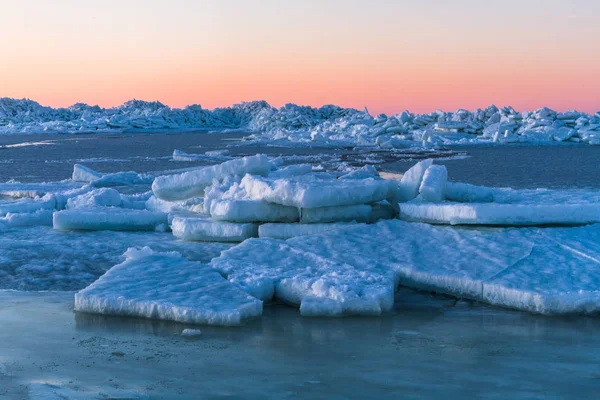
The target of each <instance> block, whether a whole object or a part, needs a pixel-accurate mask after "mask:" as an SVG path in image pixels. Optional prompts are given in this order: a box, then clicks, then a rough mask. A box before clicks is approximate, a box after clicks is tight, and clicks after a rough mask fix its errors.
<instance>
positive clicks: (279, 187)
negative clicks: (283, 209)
mask: <svg viewBox="0 0 600 400" xmlns="http://www.w3.org/2000/svg"><path fill="white" fill-rule="evenodd" d="M241 186H243V187H244V189H245V190H246V192H247V193H248V195H249V196H250V198H252V199H254V200H264V201H267V202H271V203H277V204H282V205H285V206H292V207H298V208H315V207H333V206H347V205H358V204H365V203H372V202H377V201H381V200H385V199H386V198H387V197H389V194H390V192H391V191H392V189H393V188H394V187H395V183H394V182H392V181H387V180H383V179H376V178H367V179H361V180H354V179H347V180H343V179H331V177H330V176H328V175H326V176H323V177H321V176H319V174H313V175H306V176H304V175H302V176H296V177H290V178H263V177H257V176H253V175H246V176H245V177H244V178H243V179H242V183H241Z"/></svg>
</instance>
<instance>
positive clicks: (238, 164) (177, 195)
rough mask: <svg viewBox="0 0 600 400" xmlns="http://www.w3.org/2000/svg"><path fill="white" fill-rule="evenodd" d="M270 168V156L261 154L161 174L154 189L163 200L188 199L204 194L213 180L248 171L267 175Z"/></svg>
mask: <svg viewBox="0 0 600 400" xmlns="http://www.w3.org/2000/svg"><path fill="white" fill-rule="evenodd" d="M270 168H271V164H270V163H269V158H268V157H267V156H265V155H261V154H259V155H256V156H252V157H244V158H240V159H235V160H231V161H226V162H224V163H222V164H218V165H213V166H210V167H204V168H199V169H197V170H193V171H188V172H184V173H182V174H177V175H165V176H159V177H157V178H156V179H155V180H154V183H153V184H152V191H153V192H154V195H155V196H156V197H158V198H159V199H162V200H169V201H175V200H186V199H189V198H192V197H198V196H200V197H201V196H203V195H204V189H205V188H206V187H207V186H209V185H211V184H212V183H213V180H222V179H224V178H225V177H227V176H235V175H237V176H243V175H245V174H247V173H249V174H256V175H267V174H268V173H269V170H270Z"/></svg>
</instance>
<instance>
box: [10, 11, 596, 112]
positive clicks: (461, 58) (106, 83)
mask: <svg viewBox="0 0 600 400" xmlns="http://www.w3.org/2000/svg"><path fill="white" fill-rule="evenodd" d="M199 3H204V2H191V1H185V0H176V1H173V2H172V4H169V5H166V4H163V3H162V2H158V1H154V0H148V1H145V2H141V1H135V0H130V1H125V2H117V1H114V0H107V1H106V4H104V3H103V4H102V5H94V6H92V5H89V4H83V5H82V4H79V2H76V1H74V0H73V1H71V0H58V1H57V3H56V4H48V3H47V2H43V1H41V0H29V1H24V2H23V4H21V3H19V4H18V5H17V4H16V3H14V4H11V5H9V6H7V7H8V8H9V9H11V10H6V11H7V12H4V13H3V14H2V15H0V33H2V34H3V37H7V38H8V40H5V41H3V43H1V44H0V51H1V54H3V58H4V61H3V62H2V63H0V97H14V98H30V99H32V100H35V101H37V102H39V103H40V104H42V105H47V106H52V107H66V106H70V105H72V104H74V103H78V102H83V103H88V104H91V105H96V104H97V105H100V106H102V107H113V106H118V105H120V104H122V103H123V102H125V101H127V100H131V99H133V98H136V99H142V100H147V101H160V102H161V103H163V104H166V105H169V106H171V107H177V108H181V107H184V106H186V105H189V104H201V105H202V107H204V108H207V109H213V108H216V107H224V106H230V105H232V104H235V103H240V102H242V101H252V100H266V101H267V102H269V104H271V105H273V106H276V107H280V106H282V105H284V104H286V103H296V104H300V105H312V106H321V105H324V104H336V105H339V106H343V107H353V108H357V109H362V108H363V107H367V108H368V109H369V111H370V112H371V113H372V114H378V113H386V114H393V113H399V112H402V111H404V110H407V109H408V110H410V111H411V112H416V113H423V112H432V111H435V110H437V109H442V110H445V111H455V110H457V109H459V108H464V109H468V110H474V109H477V108H485V107H487V106H489V105H491V104H495V105H497V106H499V107H501V106H507V105H510V106H513V107H514V108H515V109H516V110H518V111H524V110H535V109H538V108H540V107H543V106H547V107H550V108H552V109H555V110H557V111H566V110H570V109H577V110H579V111H584V112H588V113H594V112H596V111H599V110H600V79H598V72H599V71H600V41H598V40H597V38H598V37H600V26H599V25H598V24H597V23H596V21H597V18H598V17H599V16H600V6H599V5H598V3H597V2H594V1H592V0H579V1H578V0H574V1H572V2H559V1H553V0H548V1H546V2H542V3H543V5H544V7H543V8H542V7H541V4H542V3H539V2H537V1H531V2H530V3H533V4H530V3H526V4H524V2H517V1H513V0H508V1H507V2H506V7H503V9H502V10H497V9H496V8H494V7H491V6H490V5H485V4H480V2H477V1H474V0H472V1H471V0H459V1H457V2H456V3H455V4H453V5H452V6H450V5H447V4H445V3H444V2H441V1H439V2H438V1H434V0H426V1H424V2H423V3H424V4H419V5H415V4H414V2H409V1H402V0H398V1H392V0H379V1H374V2H373V4H372V5H370V6H369V7H366V6H362V5H359V4H362V3H358V2H353V1H339V0H323V1H322V2H317V1H313V0H306V2H303V3H302V4H281V2H275V1H266V2H257V1H252V0H248V1H232V2H230V3H231V4H229V5H228V6H225V5H222V4H219V3H216V2H215V3H213V4H208V5H207V4H201V5H199ZM234 3H235V4H234ZM513 3H514V4H513ZM536 3H537V5H536ZM565 3H568V4H566V5H565ZM261 5H262V7H261ZM515 7H516V9H518V10H519V13H514V12H512V11H511V10H514V9H515ZM504 8H506V10H504ZM115 10H119V13H115ZM496 14H497V15H496ZM490 15H494V17H495V18H491V17H490ZM400 16H401V17H400ZM507 21H508V22H507Z"/></svg>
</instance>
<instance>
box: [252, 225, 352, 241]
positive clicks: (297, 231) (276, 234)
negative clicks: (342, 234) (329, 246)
mask: <svg viewBox="0 0 600 400" xmlns="http://www.w3.org/2000/svg"><path fill="white" fill-rule="evenodd" d="M354 225H355V224H351V223H333V224H262V225H261V226H259V227H258V236H259V237H261V238H273V239H283V240H285V239H289V238H293V237H296V236H306V235H318V234H320V233H324V232H329V231H334V230H338V229H344V228H347V227H349V226H354Z"/></svg>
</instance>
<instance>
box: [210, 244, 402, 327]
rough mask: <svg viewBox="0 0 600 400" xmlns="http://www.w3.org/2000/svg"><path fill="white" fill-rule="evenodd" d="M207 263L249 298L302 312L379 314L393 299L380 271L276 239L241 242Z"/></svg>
mask: <svg viewBox="0 0 600 400" xmlns="http://www.w3.org/2000/svg"><path fill="white" fill-rule="evenodd" d="M211 265H212V266H213V267H214V268H216V269H217V270H218V271H219V272H221V273H222V274H224V275H225V276H227V279H228V280H229V281H230V282H232V283H235V284H236V285H238V286H239V287H240V288H242V289H243V290H244V291H246V292H247V293H249V294H251V295H252V296H254V297H257V298H260V299H261V300H264V301H270V300H271V299H273V298H275V299H278V300H281V301H284V302H286V303H289V304H292V305H296V306H300V313H301V314H302V315H304V316H342V315H379V314H381V313H382V312H384V311H387V310H390V309H391V307H392V305H393V303H394V289H395V281H394V279H392V278H391V277H390V275H389V274H387V273H386V271H379V270H377V269H373V270H370V271H368V270H359V269H356V268H354V267H353V266H351V265H348V264H345V263H341V262H337V261H334V260H330V259H328V258H326V257H322V256H320V255H318V254H315V253H312V252H309V251H302V250H299V249H298V248H295V247H293V246H290V245H288V244H287V243H286V242H284V241H281V240H276V239H249V240H246V241H245V242H243V243H242V244H240V245H239V246H236V247H233V248H231V249H229V250H227V251H225V252H223V253H222V254H221V256H220V257H218V258H216V259H213V260H212V262H211ZM381 272H383V273H381Z"/></svg>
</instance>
